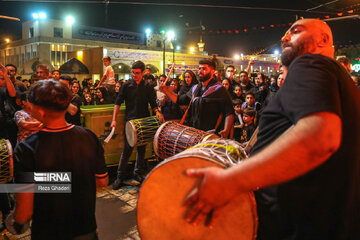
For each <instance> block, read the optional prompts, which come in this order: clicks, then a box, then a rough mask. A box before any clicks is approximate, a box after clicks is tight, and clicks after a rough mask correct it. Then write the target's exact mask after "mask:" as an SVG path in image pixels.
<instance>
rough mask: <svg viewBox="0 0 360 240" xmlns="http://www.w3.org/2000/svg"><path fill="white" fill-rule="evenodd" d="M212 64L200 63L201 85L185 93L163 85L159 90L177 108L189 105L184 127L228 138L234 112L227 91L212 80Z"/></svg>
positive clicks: (208, 61)
mask: <svg viewBox="0 0 360 240" xmlns="http://www.w3.org/2000/svg"><path fill="white" fill-rule="evenodd" d="M215 68H216V66H215V63H214V61H212V60H211V59H203V60H200V61H199V80H200V83H199V84H196V85H194V86H193V87H192V88H191V89H190V90H189V91H188V92H187V93H186V94H183V95H179V96H178V95H176V94H175V93H173V92H171V91H169V90H168V89H167V87H166V85H165V84H162V85H161V86H160V91H162V92H163V93H165V94H166V95H167V96H168V98H170V99H171V101H173V102H174V103H178V104H179V105H189V103H190V102H191V104H190V108H189V111H188V113H189V114H188V116H187V118H186V119H187V124H188V125H189V126H191V127H194V128H197V129H200V130H203V131H209V130H215V133H217V134H219V135H220V136H221V137H224V138H226V137H228V135H229V133H230V130H231V128H232V125H233V123H234V109H233V107H232V101H231V97H230V95H229V93H228V91H227V90H226V89H225V88H224V87H223V86H222V85H221V84H220V83H219V82H218V81H217V80H216V79H215V78H214V73H215Z"/></svg>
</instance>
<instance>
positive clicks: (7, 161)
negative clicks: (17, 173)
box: [0, 139, 14, 184]
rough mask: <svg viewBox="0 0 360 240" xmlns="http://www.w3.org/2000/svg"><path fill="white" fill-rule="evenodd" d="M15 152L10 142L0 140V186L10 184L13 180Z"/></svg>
mask: <svg viewBox="0 0 360 240" xmlns="http://www.w3.org/2000/svg"><path fill="white" fill-rule="evenodd" d="M12 155H13V152H12V147H11V143H10V142H9V140H6V139H0V184H1V183H7V182H10V181H11V180H12V178H13V172H14V165H13V156H12Z"/></svg>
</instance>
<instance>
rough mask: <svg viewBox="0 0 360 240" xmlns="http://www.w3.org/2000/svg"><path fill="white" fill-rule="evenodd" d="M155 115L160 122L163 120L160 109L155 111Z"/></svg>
mask: <svg viewBox="0 0 360 240" xmlns="http://www.w3.org/2000/svg"><path fill="white" fill-rule="evenodd" d="M156 117H157V119H159V121H160V122H162V123H163V122H165V119H164V116H163V115H162V114H161V112H160V111H156Z"/></svg>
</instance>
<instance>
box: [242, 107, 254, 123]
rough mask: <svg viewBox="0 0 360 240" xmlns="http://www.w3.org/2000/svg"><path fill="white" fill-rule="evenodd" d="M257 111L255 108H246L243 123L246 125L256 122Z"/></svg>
mask: <svg viewBox="0 0 360 240" xmlns="http://www.w3.org/2000/svg"><path fill="white" fill-rule="evenodd" d="M255 116H256V111H255V110H254V109H253V108H249V107H247V108H245V109H244V111H243V121H244V123H245V124H251V123H253V122H254V118H255Z"/></svg>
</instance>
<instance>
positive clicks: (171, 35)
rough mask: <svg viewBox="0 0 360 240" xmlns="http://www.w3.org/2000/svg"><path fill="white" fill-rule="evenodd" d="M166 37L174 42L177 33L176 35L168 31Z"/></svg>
mask: <svg viewBox="0 0 360 240" xmlns="http://www.w3.org/2000/svg"><path fill="white" fill-rule="evenodd" d="M166 35H167V38H168V40H169V41H172V40H174V39H175V33H174V31H168V32H167V33H166Z"/></svg>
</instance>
